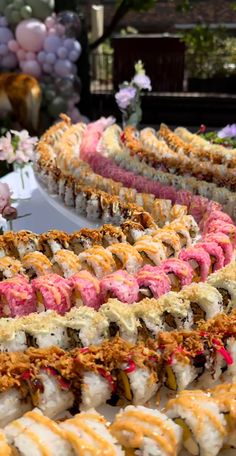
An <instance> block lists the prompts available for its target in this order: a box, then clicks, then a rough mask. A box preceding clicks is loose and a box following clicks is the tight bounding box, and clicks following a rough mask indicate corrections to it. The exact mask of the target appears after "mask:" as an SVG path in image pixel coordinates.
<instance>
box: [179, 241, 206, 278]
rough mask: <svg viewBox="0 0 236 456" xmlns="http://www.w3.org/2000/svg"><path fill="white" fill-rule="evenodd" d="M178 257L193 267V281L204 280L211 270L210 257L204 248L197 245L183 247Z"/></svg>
mask: <svg viewBox="0 0 236 456" xmlns="http://www.w3.org/2000/svg"><path fill="white" fill-rule="evenodd" d="M179 259H180V260H182V261H185V262H188V263H189V264H190V266H191V268H192V269H193V279H192V280H193V282H200V281H201V282H205V281H206V279H207V277H208V275H209V274H210V270H211V258H210V255H209V253H207V251H206V250H204V249H203V248H201V247H199V248H197V247H195V246H194V247H191V248H188V249H183V250H182V251H181V252H180V254H179Z"/></svg>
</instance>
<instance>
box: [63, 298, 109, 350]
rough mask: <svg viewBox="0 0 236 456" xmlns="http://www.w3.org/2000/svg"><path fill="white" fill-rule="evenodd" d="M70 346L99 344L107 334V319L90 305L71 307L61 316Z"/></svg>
mask: <svg viewBox="0 0 236 456" xmlns="http://www.w3.org/2000/svg"><path fill="white" fill-rule="evenodd" d="M63 324H64V327H65V328H66V330H67V335H68V338H69V343H70V347H71V348H73V347H88V346H89V345H99V344H101V343H102V342H103V341H104V339H106V337H107V334H108V326H109V324H108V321H107V319H106V318H105V316H103V315H102V314H101V313H100V312H96V311H95V310H94V309H92V308H90V307H86V306H84V307H80V308H79V309H77V308H73V309H71V311H70V312H67V314H66V315H65V316H64V317H63Z"/></svg>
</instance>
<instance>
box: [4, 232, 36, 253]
mask: <svg viewBox="0 0 236 456" xmlns="http://www.w3.org/2000/svg"><path fill="white" fill-rule="evenodd" d="M6 237H8V240H9V244H10V245H9V244H8V245H9V248H10V251H11V252H12V253H13V255H11V256H14V257H15V258H23V257H24V256H25V255H27V253H30V252H35V250H38V239H39V238H38V235H37V234H35V233H32V231H26V230H21V231H18V232H16V233H14V234H13V235H12V236H11V233H9V234H8V233H7V234H6Z"/></svg>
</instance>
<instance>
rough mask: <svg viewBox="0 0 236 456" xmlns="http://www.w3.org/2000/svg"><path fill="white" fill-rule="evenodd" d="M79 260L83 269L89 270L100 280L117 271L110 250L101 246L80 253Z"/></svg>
mask: <svg viewBox="0 0 236 456" xmlns="http://www.w3.org/2000/svg"><path fill="white" fill-rule="evenodd" d="M79 260H80V262H81V265H82V268H85V269H87V270H88V271H89V272H91V274H93V275H95V276H96V277H97V278H98V279H101V278H102V277H103V276H105V275H107V274H110V273H111V272H114V271H115V270H116V269H117V268H116V263H115V261H114V259H113V256H112V253H111V252H109V250H108V249H104V248H103V247H99V246H95V247H92V248H90V249H88V250H85V251H84V252H82V253H80V254H79Z"/></svg>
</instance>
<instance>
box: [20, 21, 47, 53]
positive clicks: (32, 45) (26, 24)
mask: <svg viewBox="0 0 236 456" xmlns="http://www.w3.org/2000/svg"><path fill="white" fill-rule="evenodd" d="M46 35H47V29H46V26H45V25H44V24H43V22H41V21H39V20H38V19H26V20H24V21H22V22H20V23H19V24H18V25H17V27H16V39H17V41H18V43H19V44H20V46H21V47H22V48H23V49H24V50H26V51H32V52H39V51H40V50H41V49H42V48H43V43H44V40H45V38H46Z"/></svg>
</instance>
